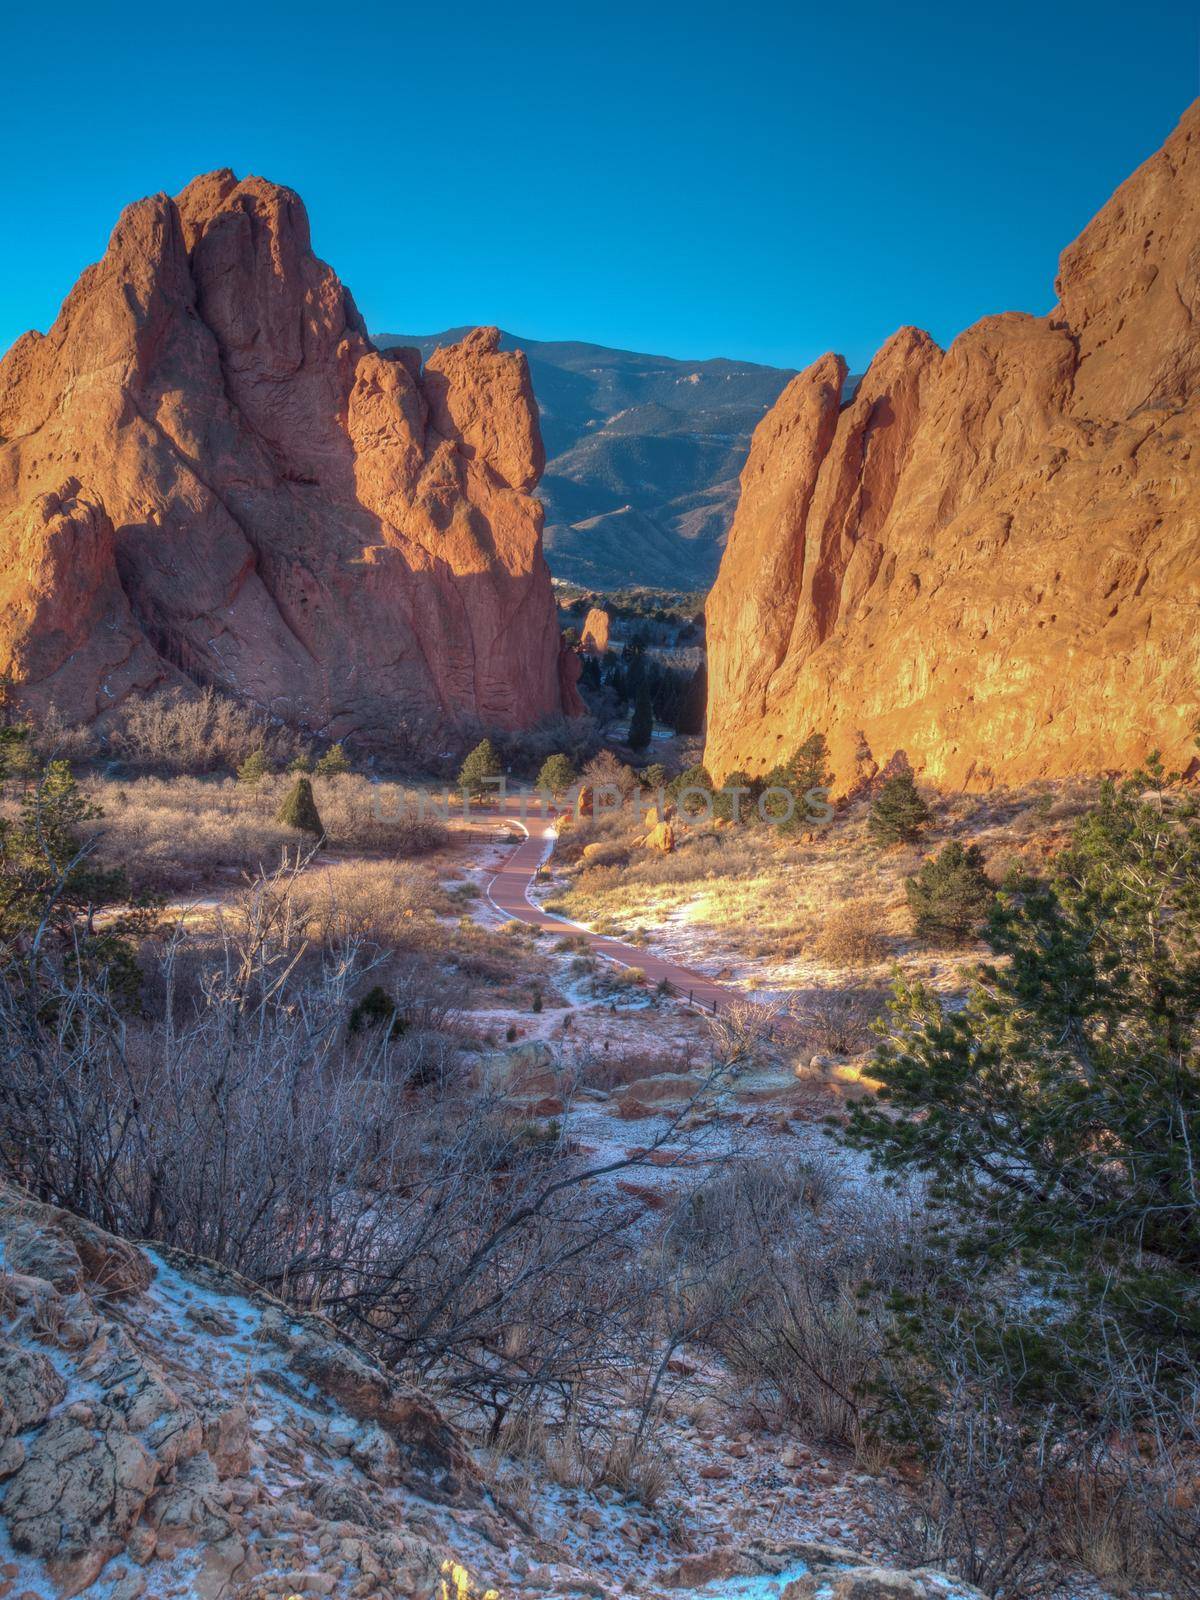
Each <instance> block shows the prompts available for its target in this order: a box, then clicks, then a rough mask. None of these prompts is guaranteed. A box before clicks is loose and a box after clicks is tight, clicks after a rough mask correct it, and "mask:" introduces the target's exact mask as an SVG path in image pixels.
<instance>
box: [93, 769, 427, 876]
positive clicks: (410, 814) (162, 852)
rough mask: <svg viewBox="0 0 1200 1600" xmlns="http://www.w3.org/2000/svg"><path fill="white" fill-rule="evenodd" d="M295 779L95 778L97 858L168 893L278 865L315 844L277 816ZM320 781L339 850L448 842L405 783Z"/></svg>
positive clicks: (318, 790)
mask: <svg viewBox="0 0 1200 1600" xmlns="http://www.w3.org/2000/svg"><path fill="white" fill-rule="evenodd" d="M292 781H293V780H292V779H291V777H289V776H287V775H285V774H281V775H279V776H276V777H273V778H268V779H267V780H265V781H264V782H263V783H262V784H261V785H260V786H259V787H258V788H250V787H249V786H248V785H246V784H243V783H238V782H236V781H235V780H234V779H232V778H188V777H178V778H138V779H134V780H131V781H129V782H119V781H115V780H113V779H108V778H89V779H87V780H85V782H84V785H83V787H84V789H85V791H86V793H87V795H88V798H89V799H90V800H92V801H93V802H95V804H97V805H98V806H100V808H101V810H102V812H103V817H102V819H101V820H100V822H99V823H98V824H97V829H96V832H97V846H96V849H97V857H98V859H99V860H100V861H101V862H102V863H104V864H105V865H109V866H121V867H124V868H125V870H126V872H127V874H128V876H129V880H130V883H131V884H132V885H133V886H134V887H135V888H136V889H150V890H155V891H159V892H162V893H178V892H185V891H194V890H196V889H201V888H204V887H207V886H220V885H221V884H222V883H226V884H227V883H229V882H231V881H236V880H238V879H240V878H242V877H244V876H246V875H247V874H250V875H254V874H256V873H258V872H259V871H260V870H264V869H265V870H271V869H273V868H274V867H277V866H278V865H279V863H280V860H281V858H282V856H283V853H284V851H285V850H288V851H290V852H292V853H293V854H294V853H295V851H296V850H297V848H299V849H301V850H304V851H307V850H309V849H311V847H312V840H311V839H309V838H308V837H307V836H306V835H302V834H298V833H297V832H296V831H295V830H294V829H292V828H287V827H282V826H281V825H280V824H279V823H277V822H276V821H275V813H276V811H277V810H278V809H279V805H280V802H281V800H282V799H283V796H284V794H285V793H286V792H287V789H288V788H289V787H290V785H291V783H292ZM313 787H314V791H315V794H316V801H317V808H318V810H319V811H320V813H321V820H322V822H323V823H324V824H325V827H326V829H327V830H328V835H329V847H330V848H331V849H332V850H334V851H355V852H363V853H365V854H372V853H374V854H379V855H387V856H391V857H396V856H401V857H410V856H416V855H424V854H427V853H430V852H433V851H435V850H438V849H441V848H443V847H444V846H445V845H446V844H447V842H448V836H447V834H446V830H445V829H444V828H443V827H442V826H441V825H440V823H438V822H436V821H428V820H427V821H424V822H422V821H419V820H418V819H417V816H416V807H415V803H413V802H412V801H411V800H410V801H406V800H405V798H404V796H403V794H402V792H401V790H400V788H399V786H398V785H394V784H372V783H371V782H369V781H368V780H367V779H366V778H363V777H359V776H357V775H355V774H350V773H347V774H345V775H343V776H340V777H336V778H320V777H318V778H314V780H313Z"/></svg>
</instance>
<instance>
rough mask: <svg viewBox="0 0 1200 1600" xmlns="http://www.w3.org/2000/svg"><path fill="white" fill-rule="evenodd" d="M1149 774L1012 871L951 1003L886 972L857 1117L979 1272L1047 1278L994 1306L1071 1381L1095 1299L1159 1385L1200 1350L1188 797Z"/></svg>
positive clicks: (1194, 919)
mask: <svg viewBox="0 0 1200 1600" xmlns="http://www.w3.org/2000/svg"><path fill="white" fill-rule="evenodd" d="M1148 789H1154V790H1156V791H1158V792H1157V793H1155V794H1154V797H1153V798H1144V796H1145V795H1146V791H1147V790H1148ZM1162 791H1163V775H1162V773H1161V771H1160V770H1158V769H1157V768H1152V770H1151V771H1150V772H1149V773H1140V774H1138V775H1137V776H1136V777H1135V778H1134V779H1132V780H1130V781H1128V782H1126V783H1123V784H1121V785H1120V786H1114V785H1111V784H1110V785H1108V786H1106V788H1105V790H1104V791H1103V793H1102V796H1101V799H1100V802H1099V804H1098V805H1097V806H1096V807H1095V809H1094V810H1093V811H1092V812H1090V813H1089V814H1088V815H1087V816H1086V817H1084V818H1082V819H1081V821H1080V822H1079V823H1078V824H1077V826H1076V829H1075V832H1074V835H1073V838H1072V841H1071V844H1070V846H1069V847H1068V848H1067V850H1065V851H1064V852H1063V853H1062V854H1061V855H1060V856H1059V858H1058V860H1057V861H1056V863H1055V866H1054V871H1053V875H1052V877H1051V879H1050V881H1049V882H1041V881H1038V880H1035V879H1032V878H1025V879H1021V880H1012V881H1010V882H1009V883H1007V884H1006V885H1005V888H1004V890H1003V891H1002V893H1001V894H1000V895H999V896H998V897H997V901H996V904H995V908H994V910H993V913H992V916H991V918H990V920H989V925H988V934H987V937H988V942H989V943H990V945H991V946H992V949H993V950H994V951H995V953H996V955H997V956H999V957H1001V958H1002V959H1001V960H1000V961H998V962H997V963H996V964H994V965H988V966H984V967H981V968H980V969H979V971H978V973H977V977H976V981H975V982H974V983H973V985H972V987H971V989H970V991H969V994H968V997H967V1001H966V1003H965V1005H963V1006H962V1007H960V1008H957V1009H954V1010H946V1009H944V1007H943V1005H942V1003H941V1000H940V999H939V997H938V996H937V995H936V994H934V993H933V992H932V991H930V990H928V989H926V988H924V987H922V986H920V985H908V984H906V983H905V982H903V981H900V982H898V984H897V987H896V992H895V997H894V999H893V1001H892V1004H891V1008H890V1009H891V1021H890V1027H889V1029H888V1034H887V1037H886V1038H885V1041H884V1042H883V1044H882V1045H881V1046H880V1048H879V1050H878V1051H877V1054H876V1058H875V1062H874V1065H873V1066H872V1068H871V1076H872V1077H873V1078H876V1079H878V1080H879V1081H880V1082H881V1083H882V1085H883V1088H882V1091H881V1093H880V1096H879V1099H880V1101H881V1102H882V1104H876V1103H875V1101H874V1100H873V1099H868V1100H865V1101H862V1102H860V1103H859V1104H858V1105H856V1106H855V1107H854V1109H853V1113H852V1118H851V1124H850V1132H849V1137H850V1140H851V1142H852V1143H853V1144H855V1145H857V1146H859V1147H861V1148H865V1149H867V1150H869V1151H870V1152H871V1153H872V1156H873V1158H874V1160H875V1161H876V1162H877V1163H879V1164H880V1165H881V1166H882V1167H883V1168H884V1169H885V1170H891V1171H902V1170H905V1169H909V1170H912V1171H914V1172H917V1173H920V1174H922V1177H923V1182H924V1184H925V1186H926V1188H927V1192H928V1194H929V1196H930V1199H931V1201H932V1203H933V1204H935V1205H936V1206H938V1207H940V1208H941V1211H942V1214H943V1216H945V1215H947V1214H949V1215H951V1216H952V1218H953V1222H952V1224H951V1225H950V1226H949V1227H946V1225H945V1224H942V1227H943V1228H944V1229H945V1234H946V1239H947V1247H948V1248H950V1247H951V1240H952V1241H953V1245H952V1247H953V1249H954V1251H955V1252H956V1259H960V1260H961V1261H963V1262H967V1263H972V1264H973V1266H972V1270H973V1271H974V1273H975V1274H976V1278H975V1280H974V1281H976V1282H977V1283H981V1284H983V1283H986V1282H987V1280H988V1275H989V1274H990V1273H993V1272H994V1273H996V1274H997V1275H998V1276H1001V1277H1002V1276H1003V1275H1005V1274H1011V1273H1012V1272H1013V1270H1014V1268H1017V1267H1020V1268H1021V1270H1023V1271H1024V1272H1026V1273H1027V1274H1029V1273H1033V1274H1037V1276H1038V1280H1039V1281H1041V1282H1044V1283H1045V1285H1046V1296H1045V1297H1044V1298H1040V1299H1039V1298H1038V1297H1036V1296H1035V1297H1027V1298H1023V1299H1022V1301H1021V1305H1020V1307H1019V1308H1018V1305H1017V1302H1016V1301H1014V1300H1013V1299H1012V1298H1011V1295H1010V1296H1009V1298H1008V1300H1007V1302H1006V1303H1007V1305H1008V1306H1010V1307H1011V1308H1012V1309H1013V1312H1014V1314H1015V1313H1016V1311H1017V1310H1018V1309H1020V1311H1021V1314H1022V1315H1023V1316H1026V1317H1027V1318H1028V1319H1030V1322H1031V1326H1032V1334H1033V1338H1032V1341H1027V1342H1025V1343H1023V1345H1022V1349H1023V1350H1024V1351H1025V1352H1026V1354H1028V1353H1029V1352H1030V1351H1033V1352H1035V1353H1037V1352H1041V1353H1043V1354H1044V1351H1045V1347H1046V1346H1047V1345H1048V1344H1051V1345H1052V1346H1053V1348H1054V1349H1055V1350H1057V1352H1058V1355H1057V1357H1056V1360H1057V1361H1058V1362H1059V1366H1058V1368H1057V1369H1056V1370H1057V1371H1058V1372H1059V1375H1060V1377H1062V1376H1063V1375H1064V1374H1065V1377H1066V1378H1067V1379H1071V1380H1074V1379H1076V1378H1078V1377H1079V1376H1080V1375H1081V1374H1083V1375H1085V1376H1086V1373H1087V1371H1088V1369H1089V1365H1090V1363H1091V1361H1092V1359H1093V1357H1095V1359H1096V1360H1097V1361H1098V1362H1099V1361H1102V1359H1103V1352H1102V1351H1101V1350H1100V1349H1099V1348H1098V1341H1097V1337H1096V1322H1095V1317H1096V1315H1097V1314H1099V1313H1101V1312H1102V1313H1103V1315H1104V1317H1105V1318H1106V1319H1107V1320H1108V1321H1109V1324H1110V1326H1111V1324H1112V1322H1114V1321H1115V1322H1116V1323H1118V1324H1119V1325H1120V1330H1121V1331H1120V1344H1121V1347H1122V1352H1123V1358H1124V1353H1125V1352H1128V1351H1136V1350H1137V1349H1138V1348H1139V1346H1140V1348H1142V1349H1143V1350H1145V1351H1147V1352H1148V1354H1149V1355H1150V1356H1151V1357H1152V1358H1153V1360H1154V1362H1155V1364H1156V1369H1157V1371H1158V1372H1159V1373H1160V1374H1163V1375H1164V1377H1165V1379H1166V1381H1169V1373H1170V1371H1171V1370H1172V1365H1173V1363H1175V1362H1176V1361H1177V1359H1178V1356H1179V1352H1181V1351H1182V1352H1183V1358H1184V1362H1185V1364H1186V1362H1191V1363H1193V1364H1194V1362H1195V1361H1196V1360H1197V1359H1200V1205H1198V1204H1197V1200H1196V1177H1195V1172H1196V1166H1195V1160H1196V1158H1195V1134H1194V1130H1195V1129H1196V1128H1198V1127H1200V1071H1198V1070H1197V1060H1198V1059H1200V1032H1198V1018H1200V805H1198V803H1197V801H1196V799H1195V798H1194V797H1193V796H1191V795H1189V794H1188V793H1187V791H1186V790H1184V789H1183V788H1182V787H1179V788H1174V789H1168V790H1167V792H1166V793H1163V792H1162ZM1000 1292H1001V1293H1003V1290H1001V1291H1000ZM1039 1359H1041V1355H1040V1354H1039ZM1180 1370H1182V1369H1180Z"/></svg>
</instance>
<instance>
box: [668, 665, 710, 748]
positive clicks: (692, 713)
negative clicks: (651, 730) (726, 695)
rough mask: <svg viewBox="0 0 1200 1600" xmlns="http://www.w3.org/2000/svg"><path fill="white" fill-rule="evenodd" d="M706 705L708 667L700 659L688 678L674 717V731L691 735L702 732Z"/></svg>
mask: <svg viewBox="0 0 1200 1600" xmlns="http://www.w3.org/2000/svg"><path fill="white" fill-rule="evenodd" d="M707 705H708V668H707V666H706V665H705V663H704V662H703V661H702V662H701V663H700V665H699V666H698V667H697V668H696V670H695V672H693V674H692V676H691V678H690V679H689V680H688V684H687V687H686V689H685V690H684V691H683V698H682V700H681V701H680V705H679V711H678V713H677V714H676V717H675V732H676V733H678V734H682V735H684V736H686V737H692V736H694V735H696V734H698V733H703V732H704V713H705V710H706V709H707Z"/></svg>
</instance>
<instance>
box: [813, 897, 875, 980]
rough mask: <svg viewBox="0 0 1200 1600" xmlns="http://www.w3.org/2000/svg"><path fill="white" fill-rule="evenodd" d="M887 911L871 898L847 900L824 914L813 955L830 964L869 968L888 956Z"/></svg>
mask: <svg viewBox="0 0 1200 1600" xmlns="http://www.w3.org/2000/svg"><path fill="white" fill-rule="evenodd" d="M886 926H887V912H886V911H885V910H884V908H883V906H882V905H881V904H880V903H879V902H878V901H875V900H847V901H845V902H844V903H843V904H841V905H838V906H834V907H832V908H831V909H830V911H829V912H828V913H827V914H826V917H825V924H824V927H823V928H822V930H821V935H820V938H819V939H818V941H817V955H818V956H819V957H820V959H821V960H822V961H826V962H828V963H829V965H830V966H833V967H870V966H875V965H877V964H878V963H879V962H880V961H886V959H887V956H888V940H887V937H886V935H885V934H884V932H883V929H884V928H885V927H886Z"/></svg>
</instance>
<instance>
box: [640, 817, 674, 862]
mask: <svg viewBox="0 0 1200 1600" xmlns="http://www.w3.org/2000/svg"><path fill="white" fill-rule="evenodd" d="M642 847H643V849H646V850H658V851H660V852H661V853H662V854H663V855H665V856H669V855H670V854H671V853H672V851H673V850H674V849H675V828H674V825H673V824H672V823H670V822H656V823H655V824H654V826H653V827H652V828H651V829H650V832H649V833H648V834H647V835H646V836H645V838H644V839H643V840H642Z"/></svg>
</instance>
